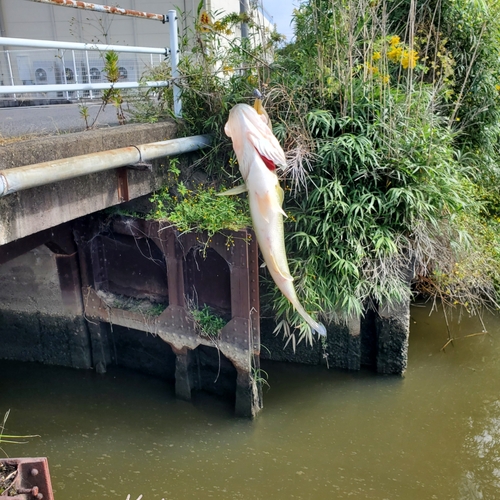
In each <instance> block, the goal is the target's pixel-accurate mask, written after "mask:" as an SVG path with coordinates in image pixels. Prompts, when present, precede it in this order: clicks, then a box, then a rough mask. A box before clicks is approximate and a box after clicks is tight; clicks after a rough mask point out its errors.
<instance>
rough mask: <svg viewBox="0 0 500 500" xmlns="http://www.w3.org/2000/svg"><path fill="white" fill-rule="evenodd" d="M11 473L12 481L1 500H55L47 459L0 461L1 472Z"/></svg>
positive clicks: (8, 459) (6, 486) (10, 459)
mask: <svg viewBox="0 0 500 500" xmlns="http://www.w3.org/2000/svg"><path fill="white" fill-rule="evenodd" d="M2 469H3V470H5V471H9V472H8V474H9V475H10V477H11V479H12V481H11V482H9V484H6V485H5V486H4V487H5V489H4V491H3V492H2V493H0V498H9V500H14V499H15V500H31V499H37V500H54V494H53V491H52V483H51V480H50V473H49V464H48V461H47V459H46V458H7V459H0V471H1V470H2Z"/></svg>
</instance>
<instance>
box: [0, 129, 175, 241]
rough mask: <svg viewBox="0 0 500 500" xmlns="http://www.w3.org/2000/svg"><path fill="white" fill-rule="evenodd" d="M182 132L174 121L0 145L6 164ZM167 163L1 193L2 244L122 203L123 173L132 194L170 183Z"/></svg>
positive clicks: (0, 157) (17, 164) (18, 164)
mask: <svg viewBox="0 0 500 500" xmlns="http://www.w3.org/2000/svg"><path fill="white" fill-rule="evenodd" d="M176 134H177V126H176V124H175V123H174V122H173V121H168V122H162V123H157V124H146V125H145V124H140V125H134V124H132V125H124V126H121V127H115V128H109V129H101V130H95V131H86V132H77V133H72V134H65V135H60V136H55V137H54V136H51V137H43V138H37V139H33V140H30V141H23V142H18V143H14V144H9V145H6V146H3V147H0V170H3V169H9V168H14V167H21V166H25V165H31V164H35V163H40V162H47V161H52V160H58V159H62V158H70V157H73V156H79V155H83V154H88V153H95V152H99V151H107V150H111V149H117V148H121V147H127V146H133V145H139V144H147V143H151V142H157V141H163V140H167V139H172V138H174V137H176ZM165 164H166V162H165V161H160V160H159V161H156V162H153V170H152V172H150V171H139V170H130V169H125V171H122V172H121V174H120V175H121V176H122V177H121V178H120V179H119V177H118V173H117V172H118V169H115V170H111V171H105V172H99V173H96V174H91V175H88V176H84V177H78V178H76V179H70V180H66V181H61V182H58V183H55V184H50V185H47V186H41V187H37V188H32V189H27V190H25V191H20V192H18V193H13V194H10V195H7V196H5V197H3V198H0V213H1V214H2V217H1V219H0V245H4V244H6V243H9V242H12V241H14V240H17V239H19V238H23V237H25V236H28V235H30V234H32V233H36V232H38V231H41V230H43V229H47V228H51V227H54V226H57V225H59V224H62V223H64V222H67V221H70V220H73V219H76V218H78V217H82V216H84V215H88V214H90V213H93V212H96V211H99V210H103V209H105V208H108V207H111V206H114V205H118V204H119V203H122V202H123V201H124V200H123V199H122V197H121V194H120V191H119V180H120V182H122V183H123V175H126V183H127V184H128V199H130V200H133V199H136V198H139V197H141V196H144V195H147V194H149V193H150V192H151V191H154V190H155V189H157V188H159V187H160V186H161V185H162V184H163V183H164V181H165V177H166V169H165V168H163V167H164V166H165Z"/></svg>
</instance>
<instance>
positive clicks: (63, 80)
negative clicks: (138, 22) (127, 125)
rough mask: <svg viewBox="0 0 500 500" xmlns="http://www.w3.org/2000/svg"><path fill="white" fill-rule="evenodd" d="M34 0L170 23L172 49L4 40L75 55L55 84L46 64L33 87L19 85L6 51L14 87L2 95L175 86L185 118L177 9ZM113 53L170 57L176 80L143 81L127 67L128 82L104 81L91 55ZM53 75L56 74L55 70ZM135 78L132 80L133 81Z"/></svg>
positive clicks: (0, 40)
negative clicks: (149, 10) (164, 11)
mask: <svg viewBox="0 0 500 500" xmlns="http://www.w3.org/2000/svg"><path fill="white" fill-rule="evenodd" d="M32 1H36V2H42V3H51V4H53V5H63V6H66V7H74V8H79V9H87V10H96V11H98V12H106V13H109V14H119V15H126V16H131V17H138V18H143V19H151V20H156V21H162V22H163V23H166V22H168V23H169V24H170V47H169V48H158V47H133V46H128V45H105V44H93V43H75V42H56V41H49V40H30V39H24V38H8V37H0V46H4V47H32V48H37V49H57V50H71V54H72V57H71V63H69V64H68V63H67V62H66V61H65V60H64V56H61V58H60V59H61V62H62V68H63V69H62V70H61V71H59V76H58V78H54V77H52V81H49V78H47V72H48V73H50V72H51V71H50V70H51V69H52V66H53V64H52V66H51V67H50V68H46V69H47V71H46V69H44V67H43V64H41V65H40V68H39V69H38V73H36V75H35V77H36V80H37V81H36V83H35V84H33V82H32V81H31V80H23V85H16V84H15V79H14V72H13V67H12V64H11V59H10V54H9V50H4V54H5V56H6V59H7V65H8V70H9V79H10V83H11V84H10V85H0V96H1V95H13V96H14V98H16V95H17V94H29V93H40V92H44V93H45V92H58V93H59V92H61V93H62V92H66V95H67V96H69V93H70V92H71V93H75V92H76V93H77V94H76V95H77V96H79V94H78V92H80V91H83V92H87V93H88V95H89V96H90V97H92V92H93V91H100V90H105V89H109V88H116V89H129V88H140V87H168V86H170V85H172V86H173V92H174V114H175V116H181V114H182V104H181V99H180V88H179V87H178V86H177V85H176V79H177V78H178V76H179V74H178V70H177V65H178V62H179V40H178V34H177V15H176V12H175V10H169V11H168V14H166V15H163V14H151V13H147V12H140V11H133V10H126V9H120V8H117V7H109V6H106V5H97V4H90V3H86V2H75V1H74V0H58V1H57V2H54V1H52V0H32ZM61 2H62V3H61ZM110 50H113V51H115V52H118V53H134V54H150V57H151V58H153V56H154V55H158V56H159V57H161V56H163V57H165V58H166V57H169V58H170V64H171V69H172V80H171V81H148V82H139V81H138V72H137V70H136V68H132V67H129V68H127V66H126V65H123V67H120V72H121V73H122V72H123V74H122V77H123V80H125V79H126V80H128V81H119V82H116V83H111V82H106V81H102V80H101V78H102V77H101V74H100V71H101V69H102V67H103V64H102V65H101V67H100V68H97V67H96V66H98V64H96V63H95V62H94V63H93V64H91V62H90V60H89V57H88V53H89V52H92V51H94V52H95V51H97V52H99V53H101V54H102V53H105V52H107V51H110ZM75 51H82V52H81V53H80V56H79V57H77V56H76V55H75ZM81 54H83V57H82V55H81ZM151 60H152V59H151ZM119 64H120V63H119ZM131 66H133V65H131ZM128 71H129V72H130V75H129V74H128ZM52 72H54V71H53V70H52ZM97 73H99V76H98V75H97ZM131 75H132V78H130V76H131ZM133 77H135V78H133ZM80 80H81V81H80ZM98 80H101V81H98ZM104 80H105V77H104ZM130 80H132V81H130Z"/></svg>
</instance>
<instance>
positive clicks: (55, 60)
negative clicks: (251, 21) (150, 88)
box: [0, 0, 272, 98]
mask: <svg viewBox="0 0 500 500" xmlns="http://www.w3.org/2000/svg"><path fill="white" fill-rule="evenodd" d="M203 2H204V3H203V8H204V10H206V11H208V12H212V13H218V14H219V15H220V16H222V15H224V14H228V13H231V12H240V0H203ZM101 3H102V4H105V3H106V1H105V0H104V1H102V2H101ZM109 5H111V6H119V7H120V8H123V9H127V10H137V11H141V12H149V13H154V14H165V15H166V14H167V13H168V11H169V10H171V9H176V10H177V12H178V23H179V33H180V36H188V37H189V36H190V34H191V33H192V32H193V29H194V21H195V18H196V17H197V10H198V6H199V0H120V2H119V4H117V3H116V2H109ZM249 11H250V12H251V13H253V15H254V18H255V19H256V20H257V22H259V23H260V24H262V23H264V24H265V25H266V27H267V28H268V29H272V26H271V25H270V23H269V21H268V20H267V19H265V17H264V16H263V15H262V13H261V12H259V11H258V9H257V8H255V7H252V8H249ZM169 29H170V26H169V23H168V22H167V23H165V24H164V23H162V22H161V21H154V20H149V19H141V18H134V17H128V16H122V15H112V14H106V13H100V12H95V11H89V10H83V9H77V8H71V7H66V6H58V5H54V4H50V3H42V2H40V1H33V0H0V36H1V37H9V38H10V37H11V38H27V39H36V40H53V41H59V42H87V43H102V44H112V45H132V46H141V47H158V48H161V47H167V46H168V45H169V36H170V33H169ZM240 34H241V33H235V36H240ZM163 59H164V57H163V56H162V55H152V54H151V55H149V54H141V55H137V54H122V55H120V72H121V79H122V80H125V81H127V80H128V81H137V79H138V78H140V75H141V74H142V72H143V71H144V69H145V68H146V67H148V66H153V65H156V64H158V63H159V62H161V61H162V60H163ZM102 68H103V60H102V57H101V56H100V54H99V53H98V52H88V53H85V52H83V51H72V50H56V49H35V48H33V49H32V48H19V47H9V46H1V47H0V85H30V84H36V85H43V84H56V83H75V81H79V82H80V83H82V82H83V83H86V82H91V83H97V82H100V81H104V75H103V74H102ZM65 96H66V97H68V94H67V93H65ZM1 97H2V96H1V95H0V98H1ZM50 97H52V98H53V97H55V96H54V95H51V96H50ZM59 97H64V95H63V94H62V93H60V94H59Z"/></svg>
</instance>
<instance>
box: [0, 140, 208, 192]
mask: <svg viewBox="0 0 500 500" xmlns="http://www.w3.org/2000/svg"><path fill="white" fill-rule="evenodd" d="M211 142H212V137H211V136H210V135H195V136H191V137H182V138H179V139H170V140H168V141H160V142H152V143H149V144H141V145H139V146H129V147H126V148H120V149H111V150H109V151H101V152H99V153H90V154H87V155H81V156H74V157H72V158H64V159H62V160H54V161H48V162H44V163H36V164H33V165H26V166H24V167H17V168H10V169H6V170H1V171H0V197H2V196H5V195H8V194H11V193H15V192H17V191H21V190H23V189H29V188H33V187H37V186H44V185H46V184H52V183H54V182H59V181H63V180H67V179H73V178H75V177H81V176H83V175H88V174H93V173H95V172H102V171H104V170H111V169H113V168H118V167H124V166H127V165H134V164H136V163H139V162H146V161H151V160H155V159H157V158H163V157H165V156H173V155H179V154H182V153H189V152H190V151H196V150H198V149H202V148H205V147H208V146H210V144H211Z"/></svg>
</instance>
